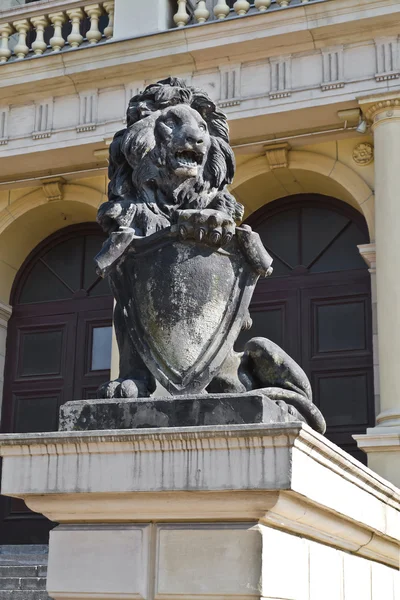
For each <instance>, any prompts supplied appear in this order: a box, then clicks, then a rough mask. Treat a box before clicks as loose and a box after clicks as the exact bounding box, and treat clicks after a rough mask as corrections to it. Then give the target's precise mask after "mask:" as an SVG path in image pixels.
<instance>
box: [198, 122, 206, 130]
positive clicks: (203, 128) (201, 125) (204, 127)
mask: <svg viewBox="0 0 400 600" xmlns="http://www.w3.org/2000/svg"><path fill="white" fill-rule="evenodd" d="M199 129H200V131H207V127H206V126H205V125H204V123H200V124H199Z"/></svg>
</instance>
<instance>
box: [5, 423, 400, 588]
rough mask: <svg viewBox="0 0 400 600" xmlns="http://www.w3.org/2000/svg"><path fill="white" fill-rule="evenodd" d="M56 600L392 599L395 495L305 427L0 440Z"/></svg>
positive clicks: (398, 534)
mask: <svg viewBox="0 0 400 600" xmlns="http://www.w3.org/2000/svg"><path fill="white" fill-rule="evenodd" d="M0 454H1V456H2V457H3V471H2V493H3V494H5V495H8V496H12V497H17V498H23V499H24V500H25V502H26V504H27V505H28V506H29V507H30V508H31V509H33V510H35V511H37V512H41V513H43V514H44V515H46V516H47V517H48V518H50V519H51V520H53V521H55V522H57V523H60V525H59V526H58V527H56V528H55V529H54V530H53V531H52V532H51V534H50V547H49V567H48V581H47V585H48V592H49V595H50V597H51V598H53V599H54V600H122V599H124V600H138V599H140V600H177V599H179V598H181V599H184V600H231V599H232V598H234V599H235V600H255V599H262V600H267V599H268V600H322V599H323V600H399V598H400V579H399V566H400V560H399V559H400V492H399V490H398V489H397V488H395V487H394V486H393V485H392V484H390V483H388V482H386V481H385V480H383V479H382V478H380V477H379V476H378V475H376V474H375V473H373V472H372V471H370V470H368V469H367V468H366V467H364V466H363V465H361V464H360V463H358V462H357V461H356V460H355V459H353V458H352V457H350V456H349V455H347V454H346V453H345V452H343V451H342V450H340V449H339V448H337V447H336V446H334V445H333V444H331V443H330V442H329V441H327V440H326V439H325V438H323V437H322V436H320V435H319V434H317V433H315V432H314V431H312V430H311V429H310V428H309V427H308V426H306V425H303V424H301V423H283V424H275V425H263V424H257V425H255V424H253V425H229V426H227V425H220V426H213V427H211V426H208V427H186V428H184V427H181V428H164V429H136V430H120V431H84V432H78V431H71V432H57V433H43V434H7V435H1V436H0Z"/></svg>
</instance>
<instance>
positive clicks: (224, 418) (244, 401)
mask: <svg viewBox="0 0 400 600" xmlns="http://www.w3.org/2000/svg"><path fill="white" fill-rule="evenodd" d="M301 420H303V419H302V417H300V415H292V414H290V413H289V412H288V411H287V410H285V408H284V407H280V406H278V405H277V404H276V403H275V402H273V401H272V400H270V399H269V398H266V397H265V396H263V395H262V394H257V393H256V392H254V393H251V394H248V395H246V396H244V395H243V394H220V395H216V394H209V395H207V396H195V395H193V396H187V397H184V396H180V397H179V398H173V397H171V398H152V399H149V398H139V399H138V398H135V399H129V398H121V399H110V400H78V401H75V402H68V403H67V404H64V405H63V406H62V407H61V411H60V431H93V430H99V431H104V430H110V429H140V428H150V427H196V426H201V425H242V424H250V423H265V424H269V423H289V422H299V421H301Z"/></svg>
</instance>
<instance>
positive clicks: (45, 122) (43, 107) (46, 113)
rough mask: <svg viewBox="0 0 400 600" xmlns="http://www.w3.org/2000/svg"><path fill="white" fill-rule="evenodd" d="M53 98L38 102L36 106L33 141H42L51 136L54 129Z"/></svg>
mask: <svg viewBox="0 0 400 600" xmlns="http://www.w3.org/2000/svg"><path fill="white" fill-rule="evenodd" d="M53 106H54V100H53V98H49V99H47V100H44V101H40V102H37V103H36V105H35V127H34V130H33V132H32V139H34V140H41V139H43V138H48V137H50V136H51V131H52V127H53Z"/></svg>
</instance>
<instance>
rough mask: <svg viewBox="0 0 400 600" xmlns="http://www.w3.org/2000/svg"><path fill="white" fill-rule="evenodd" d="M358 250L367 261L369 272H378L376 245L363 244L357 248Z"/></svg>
mask: <svg viewBox="0 0 400 600" xmlns="http://www.w3.org/2000/svg"><path fill="white" fill-rule="evenodd" d="M357 248H358V251H359V253H360V254H361V256H362V257H363V259H364V260H365V262H366V263H367V265H368V266H369V272H370V273H371V274H372V273H375V272H376V247H375V243H371V244H361V245H360V246H357Z"/></svg>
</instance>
